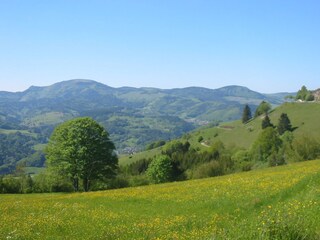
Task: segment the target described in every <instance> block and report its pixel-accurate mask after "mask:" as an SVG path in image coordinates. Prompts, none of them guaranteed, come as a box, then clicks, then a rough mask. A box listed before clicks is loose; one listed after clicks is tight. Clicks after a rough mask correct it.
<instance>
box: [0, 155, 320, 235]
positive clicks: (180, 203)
mask: <svg viewBox="0 0 320 240" xmlns="http://www.w3.org/2000/svg"><path fill="white" fill-rule="evenodd" d="M319 183H320V160H317V161H309V162H303V163H297V164H291V165H287V166H282V167H276V168H268V169H263V170H257V171H251V172H245V173H239V174H234V175H228V176H222V177H216V178H208V179H201V180H193V181H185V182H175V183H168V184H161V185H150V186H144V187H138V188H126V189H118V190H110V191H101V192H91V193H74V194H30V195H2V196H1V201H0V209H1V212H0V218H1V221H0V239H261V240H263V239H308V240H309V239H311V240H312V239H319V238H320V221H318V219H319V214H320V190H319Z"/></svg>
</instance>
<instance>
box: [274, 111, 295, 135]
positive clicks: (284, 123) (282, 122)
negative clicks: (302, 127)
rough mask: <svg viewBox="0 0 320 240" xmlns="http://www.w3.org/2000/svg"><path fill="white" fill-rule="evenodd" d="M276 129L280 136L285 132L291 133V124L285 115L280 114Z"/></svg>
mask: <svg viewBox="0 0 320 240" xmlns="http://www.w3.org/2000/svg"><path fill="white" fill-rule="evenodd" d="M277 128H278V132H279V134H280V135H282V134H284V133H285V131H292V126H291V122H290V119H289V117H288V115H287V114H286V113H282V114H281V116H280V118H279V123H278V127H277Z"/></svg>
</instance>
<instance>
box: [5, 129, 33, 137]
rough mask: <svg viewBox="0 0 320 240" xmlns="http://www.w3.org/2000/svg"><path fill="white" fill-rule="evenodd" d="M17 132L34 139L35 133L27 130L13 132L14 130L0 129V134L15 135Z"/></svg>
mask: <svg viewBox="0 0 320 240" xmlns="http://www.w3.org/2000/svg"><path fill="white" fill-rule="evenodd" d="M17 132H20V133H22V134H24V135H28V136H31V137H35V136H36V134H35V133H31V132H29V131H27V130H14V129H0V134H14V133H17Z"/></svg>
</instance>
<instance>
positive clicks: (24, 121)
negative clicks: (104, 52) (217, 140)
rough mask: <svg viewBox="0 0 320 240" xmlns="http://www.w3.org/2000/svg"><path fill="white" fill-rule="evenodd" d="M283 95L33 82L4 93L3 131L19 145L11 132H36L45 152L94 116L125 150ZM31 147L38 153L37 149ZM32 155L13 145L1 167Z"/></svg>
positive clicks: (220, 119)
mask: <svg viewBox="0 0 320 240" xmlns="http://www.w3.org/2000/svg"><path fill="white" fill-rule="evenodd" d="M283 96H284V94H283V93H280V94H261V93H257V92H254V91H252V90H250V89H248V88H246V87H241V86H227V87H223V88H219V89H206V88H200V87H189V88H181V89H156V88H131V87H121V88H112V87H109V86H107V85H104V84H101V83H98V82H95V81H92V80H81V79H78V80H69V81H63V82H59V83H56V84H53V85H51V86H46V87H36V86H32V87H30V88H29V89H27V90H26V91H24V92H16V93H11V92H3V91H2V92H0V133H1V134H7V136H6V137H3V138H2V139H4V140H3V141H4V143H5V142H8V141H13V142H14V143H13V145H17V147H19V146H18V145H19V144H15V143H16V142H17V141H15V140H16V139H17V137H16V136H12V135H8V133H13V134H22V135H27V136H28V137H29V136H32V137H33V138H32V139H29V138H28V139H26V141H27V142H28V144H29V143H30V144H29V145H33V146H35V148H36V149H38V150H41V147H43V144H45V143H46V142H47V140H48V138H49V136H50V134H51V133H52V131H53V129H54V127H55V126H56V125H57V124H59V123H61V122H63V121H65V120H68V119H71V118H74V117H79V116H91V117H93V118H94V119H95V120H97V121H98V122H99V123H101V124H102V125H104V126H105V127H106V129H107V130H108V132H109V133H110V136H111V139H112V140H113V141H114V143H115V145H116V147H117V149H118V151H119V152H120V153H125V152H127V153H128V152H136V151H139V150H142V149H144V147H145V146H146V144H147V143H150V142H153V141H155V140H159V139H164V140H168V139H173V138H177V137H179V136H181V135H183V134H184V133H187V132H189V131H191V130H193V129H195V128H197V127H199V126H201V125H205V124H208V123H213V124H216V123H218V122H224V121H230V120H235V119H238V118H239V117H240V115H241V111H242V108H243V105H244V104H247V103H248V104H250V106H251V107H252V109H253V110H254V109H255V107H256V106H257V105H258V104H259V103H260V102H261V101H262V100H266V101H268V102H270V103H272V104H273V105H279V104H281V103H282V102H283ZM9 138H10V139H9ZM11 138H13V140H12V139H11ZM29 145H27V146H25V147H29ZM29 150H30V149H29ZM29 150H28V152H33V154H36V150H35V149H33V150H34V151H33V150H32V149H31V150H30V151H29ZM38 155H39V154H38ZM4 156H5V157H6V159H3V158H4ZM28 157H30V154H29V153H28V154H21V155H19V156H13V155H12V153H11V152H10V149H9V148H7V150H6V152H2V153H0V168H1V165H6V169H7V167H9V168H10V167H11V168H12V167H14V164H15V163H16V162H17V161H19V160H21V159H25V158H28ZM32 158H35V156H33V157H32ZM33 161H34V159H33V160H31V161H29V162H33ZM36 161H38V162H39V161H40V160H39V159H38V160H36ZM41 161H43V158H42V160H41ZM30 164H31V165H32V163H30ZM0 172H1V170H0Z"/></svg>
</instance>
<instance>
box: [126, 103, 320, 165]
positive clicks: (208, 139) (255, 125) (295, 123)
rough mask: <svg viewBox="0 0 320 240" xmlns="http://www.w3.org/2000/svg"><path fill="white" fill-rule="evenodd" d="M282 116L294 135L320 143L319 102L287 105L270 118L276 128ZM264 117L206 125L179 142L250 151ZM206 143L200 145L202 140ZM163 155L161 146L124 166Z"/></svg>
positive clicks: (279, 107)
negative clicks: (239, 148) (219, 145)
mask: <svg viewBox="0 0 320 240" xmlns="http://www.w3.org/2000/svg"><path fill="white" fill-rule="evenodd" d="M281 113H286V114H287V115H288V117H289V119H290V121H291V124H292V127H293V128H294V131H293V134H294V136H302V135H305V136H308V137H312V138H314V139H316V140H319V141H320V135H319V132H320V124H319V120H318V119H319V118H320V103H319V102H290V103H284V104H282V105H280V106H278V107H276V108H275V109H274V110H272V111H271V113H270V114H269V117H270V119H271V122H272V123H273V124H274V125H277V124H278V120H279V118H280V115H281ZM261 123H262V118H261V117H258V118H255V119H253V120H251V121H250V122H248V123H246V124H243V123H242V122H241V121H240V120H236V121H231V122H224V123H221V124H219V126H214V127H208V126H204V127H201V128H198V129H195V130H193V131H191V132H190V133H188V134H185V135H184V136H183V137H182V138H180V139H179V140H181V141H185V140H188V141H189V142H190V143H191V146H192V147H193V148H195V149H200V150H203V151H205V150H207V148H208V146H210V145H212V144H213V143H214V142H216V141H218V140H220V141H222V142H223V143H224V144H225V145H226V146H237V147H241V148H245V149H248V148H249V147H250V146H251V145H252V143H253V142H254V141H255V139H256V138H257V137H258V135H259V133H260V132H261V131H262V129H261ZM200 136H201V137H202V138H203V140H202V142H199V141H198V139H199V137H200ZM160 152H161V147H160V148H157V149H152V150H149V151H145V152H140V153H137V154H135V155H133V156H130V157H129V156H125V157H122V158H121V159H120V162H121V163H123V164H127V163H131V162H134V161H136V160H138V159H142V158H149V157H153V156H154V155H156V154H159V153H160Z"/></svg>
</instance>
